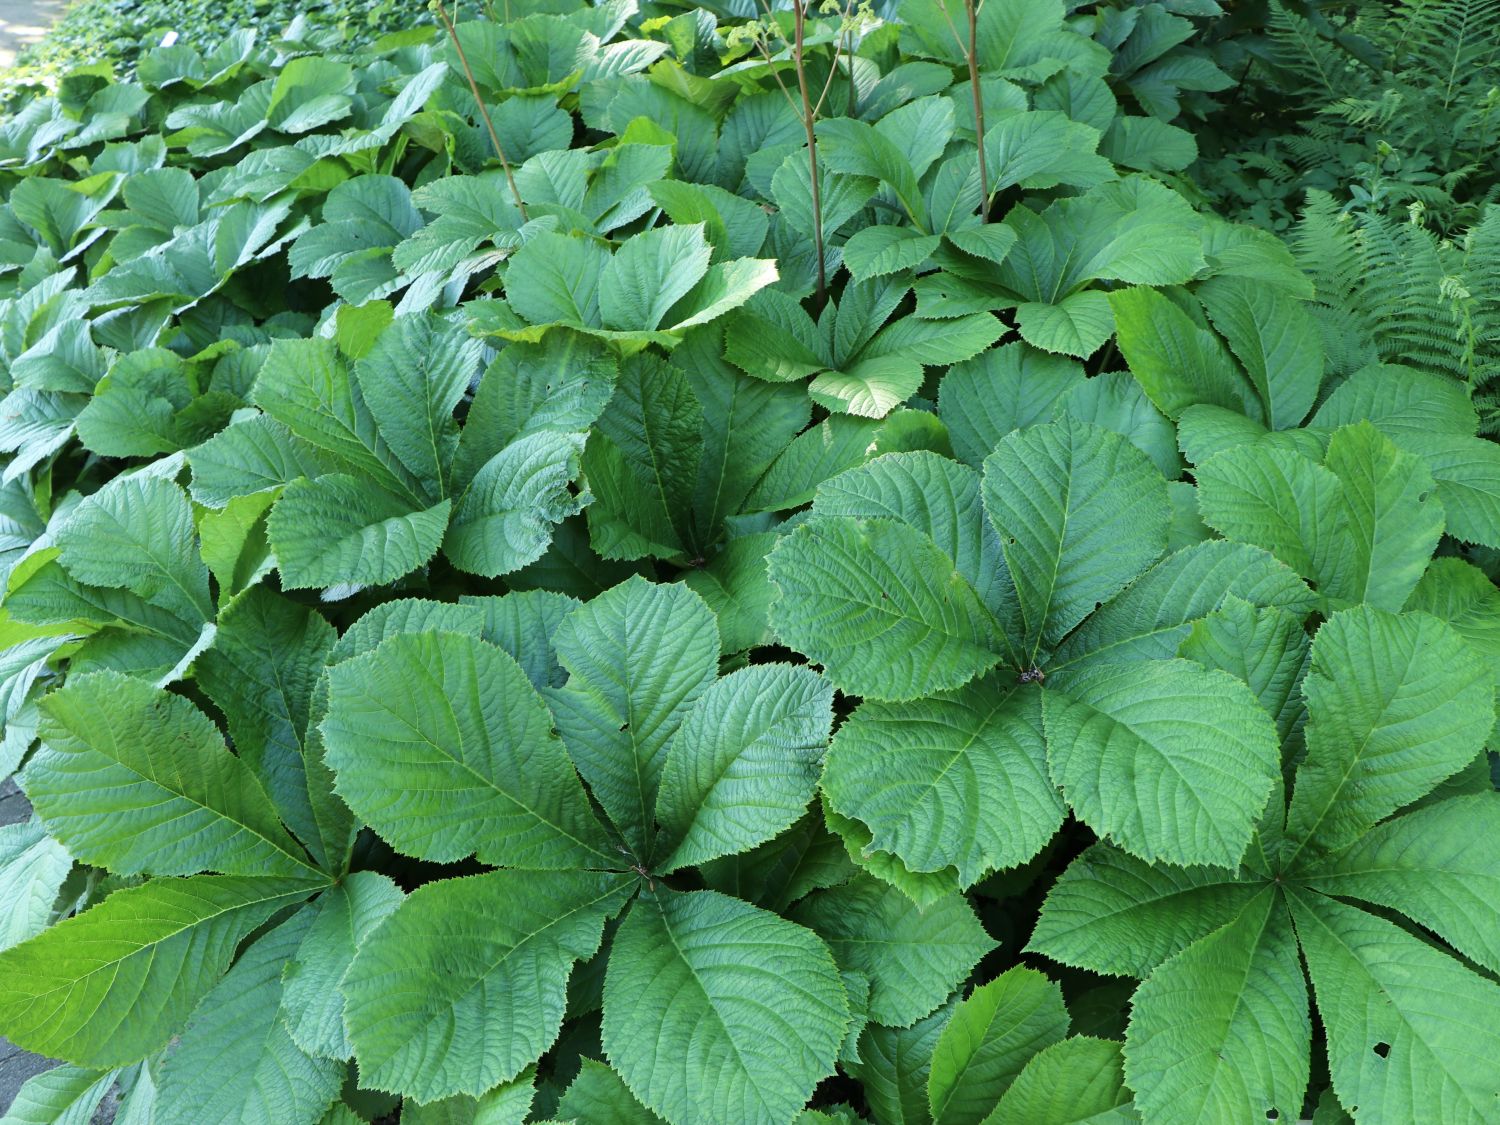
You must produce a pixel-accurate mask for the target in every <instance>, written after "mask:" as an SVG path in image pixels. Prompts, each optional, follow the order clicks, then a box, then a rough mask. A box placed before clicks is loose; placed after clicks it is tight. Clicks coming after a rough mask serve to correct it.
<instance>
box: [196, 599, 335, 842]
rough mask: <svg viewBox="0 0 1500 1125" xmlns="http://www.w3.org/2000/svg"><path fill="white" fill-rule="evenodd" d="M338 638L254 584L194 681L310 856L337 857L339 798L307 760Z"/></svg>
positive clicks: (230, 612)
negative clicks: (317, 697) (319, 694)
mask: <svg viewBox="0 0 1500 1125" xmlns="http://www.w3.org/2000/svg"><path fill="white" fill-rule="evenodd" d="M336 639H337V637H336V634H335V633H334V630H333V627H332V626H331V625H329V624H328V623H327V622H326V621H324V620H323V618H322V617H320V616H319V615H318V614H316V613H314V612H312V611H311V610H309V609H306V608H305V607H303V606H300V605H297V604H296V603H294V602H292V601H290V600H289V599H287V598H282V597H278V596H277V595H275V594H273V593H271V592H270V591H268V590H266V589H264V588H263V587H256V588H254V589H252V590H250V591H248V592H247V593H246V594H245V595H244V596H243V597H241V598H239V599H237V600H236V601H235V602H234V604H233V605H231V606H229V607H228V608H226V609H225V610H224V612H223V613H222V614H220V617H219V629H218V632H217V633H216V634H215V636H214V644H213V647H212V648H210V649H209V650H208V651H207V652H205V653H204V654H203V655H202V656H201V657H199V658H198V661H197V663H196V665H195V666H194V670H195V672H196V675H197V679H198V682H199V683H200V684H202V685H203V688H204V690H205V691H207V692H208V694H209V696H210V698H212V699H213V700H214V702H215V703H217V704H218V706H219V709H220V710H221V711H223V712H224V716H225V718H226V720H227V725H228V727H229V730H230V733H231V736H232V737H233V739H234V746H235V752H236V753H237V754H238V755H239V757H240V759H241V760H242V761H244V762H245V763H247V764H248V765H249V766H250V767H251V769H253V770H254V771H255V774H256V776H257V777H258V778H259V779H260V780H261V783H262V784H263V785H264V786H265V788H266V792H267V794H268V795H269V796H270V798H271V801H272V803H273V804H274V805H275V806H276V810H277V812H278V813H279V814H280V816H281V818H282V820H283V821H285V822H286V823H287V824H288V825H289V826H291V828H292V830H293V831H294V832H295V833H296V834H297V837H298V839H300V840H301V841H302V842H303V843H304V844H306V845H307V847H308V849H309V850H310V851H311V853H312V855H313V857H314V858H315V859H317V860H318V861H319V862H320V863H321V864H323V865H325V866H327V865H328V864H329V863H330V862H335V860H334V857H335V856H336V855H337V852H338V850H339V848H340V846H341V845H340V837H341V835H342V832H341V831H340V828H339V827H338V822H339V821H340V820H342V819H343V818H342V817H340V816H339V815H338V809H337V808H336V807H335V804H336V800H335V799H334V798H333V797H332V796H331V794H329V793H328V792H327V788H326V786H324V785H323V784H321V783H320V782H321V778H320V776H319V774H318V772H317V769H316V766H314V767H313V768H312V770H311V771H309V768H308V766H307V764H306V761H305V755H306V753H307V741H308V735H309V730H308V728H309V719H310V717H311V708H312V695H313V689H314V687H315V685H316V684H317V681H318V677H319V676H320V675H321V674H322V671H323V664H324V662H325V660H326V659H327V657H328V654H329V652H330V651H331V650H332V648H333V645H334V642H335V640H336Z"/></svg>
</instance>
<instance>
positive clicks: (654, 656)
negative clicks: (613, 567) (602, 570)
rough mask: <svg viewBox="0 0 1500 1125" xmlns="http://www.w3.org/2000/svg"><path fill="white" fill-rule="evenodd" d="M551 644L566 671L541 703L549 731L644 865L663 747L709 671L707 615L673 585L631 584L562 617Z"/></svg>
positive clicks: (711, 641)
mask: <svg viewBox="0 0 1500 1125" xmlns="http://www.w3.org/2000/svg"><path fill="white" fill-rule="evenodd" d="M552 643H553V645H554V646H555V648H556V650H557V657H558V661H559V662H560V663H561V665H562V667H563V668H564V669H566V670H567V672H568V681H567V683H566V684H565V685H564V686H563V687H562V688H561V689H560V690H558V691H554V692H551V693H549V695H548V699H549V701H550V702H551V704H552V711H553V715H554V716H555V721H556V723H557V727H558V730H560V731H561V732H562V737H563V741H564V743H565V744H566V745H567V747H568V751H569V753H570V754H571V755H572V758H573V761H574V763H575V764H576V765H577V767H578V770H579V772H580V773H582V774H583V776H584V778H585V779H587V781H588V783H589V788H590V789H591V790H592V792H593V794H594V797H595V799H596V800H598V802H599V803H600V804H601V805H602V806H603V807H604V811H605V812H606V813H608V814H609V818H610V820H611V821H612V822H613V823H614V825H615V826H616V827H617V828H619V829H620V831H621V832H622V833H623V834H624V835H625V839H626V842H627V843H628V844H629V845H630V847H631V848H632V849H633V850H634V851H635V854H636V855H637V856H638V857H639V858H640V859H641V860H643V861H644V860H645V859H647V858H649V855H650V850H651V844H652V835H653V818H654V816H655V811H656V805H657V789H658V787H659V785H660V784H661V776H662V769H663V768H664V766H665V763H666V760H667V751H668V748H669V746H670V745H671V743H672V739H673V738H674V737H675V736H676V734H677V732H678V730H679V728H680V727H681V725H682V722H683V720H684V719H685V718H686V717H687V716H688V714H689V713H690V712H691V711H692V709H693V706H694V704H695V703H696V702H697V700H698V699H699V698H700V696H702V694H703V693H704V691H705V690H707V688H708V686H709V685H710V684H711V683H713V681H714V678H715V676H716V675H717V673H718V663H719V635H718V629H717V627H716V625H715V623H714V616H713V613H712V612H711V611H710V610H709V608H708V607H707V606H706V605H705V604H704V603H703V601H702V599H700V598H699V597H698V596H697V595H696V594H694V593H693V592H692V591H691V590H689V589H687V588H685V587H683V586H675V585H674V586H658V585H653V584H652V583H649V582H647V581H645V580H644V579H642V578H632V579H630V580H628V581H626V582H623V583H621V584H620V585H619V586H616V587H614V588H613V589H612V590H609V591H608V592H606V593H605V594H603V595H601V596H600V597H597V598H595V599H594V600H593V601H591V602H589V603H588V604H587V605H584V606H580V607H579V608H578V609H576V610H575V611H573V613H571V614H569V616H568V617H567V618H565V619H564V620H563V621H562V622H561V623H560V624H559V626H558V628H557V631H556V633H554V634H553V642H552Z"/></svg>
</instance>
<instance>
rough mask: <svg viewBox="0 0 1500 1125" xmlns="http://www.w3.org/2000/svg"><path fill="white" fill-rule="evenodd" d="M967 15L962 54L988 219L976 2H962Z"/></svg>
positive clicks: (981, 192) (983, 209)
mask: <svg viewBox="0 0 1500 1125" xmlns="http://www.w3.org/2000/svg"><path fill="white" fill-rule="evenodd" d="M964 8H965V9H966V10H967V11H968V14H969V46H968V49H967V50H966V51H965V52H964V54H965V56H967V58H968V60H969V89H970V93H971V94H972V95H973V98H974V131H975V132H976V133H977V134H978V137H979V146H978V148H979V198H980V204H979V214H980V215H981V216H982V217H984V218H986V219H987V218H989V210H990V177H989V171H988V170H987V169H986V168H985V166H984V92H983V91H982V90H981V89H980V86H979V34H978V29H979V4H978V0H964Z"/></svg>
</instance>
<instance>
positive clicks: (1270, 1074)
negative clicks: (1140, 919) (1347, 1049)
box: [1125, 888, 1312, 1125]
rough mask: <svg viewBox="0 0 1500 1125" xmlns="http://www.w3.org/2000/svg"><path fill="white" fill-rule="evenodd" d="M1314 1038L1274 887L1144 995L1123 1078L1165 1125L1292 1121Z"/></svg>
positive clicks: (1182, 957)
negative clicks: (1174, 1123) (1200, 1122)
mask: <svg viewBox="0 0 1500 1125" xmlns="http://www.w3.org/2000/svg"><path fill="white" fill-rule="evenodd" d="M1311 1040H1312V1021H1311V1018H1310V1017H1309V1015H1308V1011H1307V985H1306V983H1305V982H1304V981H1303V979H1302V966H1301V964H1300V963H1299V962H1298V959H1297V946H1296V939H1295V938H1294V937H1293V935H1292V926H1291V920H1290V919H1289V918H1288V917H1287V913H1286V910H1285V909H1284V908H1283V907H1282V905H1281V903H1280V901H1278V896H1277V894H1276V893H1275V891H1274V890H1272V889H1269V888H1267V889H1263V890H1262V891H1261V892H1260V893H1259V894H1258V895H1257V896H1256V897H1255V898H1254V899H1252V900H1251V901H1250V902H1249V903H1248V904H1246V906H1245V908H1244V910H1243V911H1242V912H1241V913H1240V914H1239V916H1238V917H1237V918H1235V919H1234V921H1232V922H1230V923H1229V924H1228V925H1226V926H1224V927H1223V928H1222V929H1219V930H1215V931H1214V932H1213V933H1212V934H1210V935H1209V936H1208V937H1206V938H1203V939H1202V940H1200V941H1197V942H1195V943H1194V944H1192V945H1190V946H1189V947H1188V948H1187V949H1185V950H1183V951H1182V952H1181V953H1179V954H1177V955H1176V956H1175V957H1173V958H1172V959H1171V960H1169V961H1167V962H1165V963H1163V964H1161V965H1159V966H1157V968H1156V969H1155V970H1153V971H1152V973H1151V976H1150V977H1148V978H1147V979H1146V981H1145V983H1144V984H1142V985H1141V987H1140V988H1139V989H1137V990H1136V993H1135V998H1134V999H1133V1000H1132V1001H1131V1007H1130V1027H1129V1030H1128V1031H1127V1032H1126V1036H1125V1077H1126V1081H1128V1082H1129V1083H1130V1087H1131V1089H1133V1090H1135V1091H1136V1105H1137V1107H1138V1108H1139V1109H1140V1111H1141V1113H1142V1114H1143V1115H1145V1116H1147V1117H1149V1119H1150V1120H1152V1121H1161V1122H1163V1123H1164V1125H1171V1123H1173V1122H1184V1123H1186V1122H1199V1121H1252V1120H1254V1121H1260V1120H1263V1119H1265V1120H1273V1119H1286V1120H1292V1119H1293V1118H1294V1117H1295V1116H1297V1115H1298V1114H1300V1112H1301V1108H1302V1095H1303V1093H1304V1092H1305V1091H1306V1089H1307V1080H1308V1059H1307V1055H1308V1049H1309V1047H1310V1045H1311Z"/></svg>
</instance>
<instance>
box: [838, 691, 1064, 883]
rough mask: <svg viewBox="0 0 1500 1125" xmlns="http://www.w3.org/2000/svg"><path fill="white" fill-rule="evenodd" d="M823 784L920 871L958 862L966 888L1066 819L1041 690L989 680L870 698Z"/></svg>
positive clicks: (1030, 849) (875, 838)
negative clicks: (1051, 763) (1049, 757)
mask: <svg viewBox="0 0 1500 1125" xmlns="http://www.w3.org/2000/svg"><path fill="white" fill-rule="evenodd" d="M822 787H823V791H824V793H825V794H826V795H827V799H828V803H829V805H830V806H831V807H832V808H833V809H835V810H836V811H837V812H838V813H840V814H841V815H843V816H846V817H850V818H853V819H855V820H858V821H860V822H861V823H862V824H864V825H865V826H866V827H867V828H868V829H869V831H870V833H871V843H870V846H871V847H873V848H876V849H878V850H880V851H885V852H890V853H891V854H893V855H895V856H898V857H899V858H900V859H901V861H902V863H903V864H904V865H905V866H906V867H907V868H908V869H910V870H912V871H916V872H924V871H942V870H943V869H945V868H948V867H950V866H951V867H953V868H955V869H956V870H957V872H958V878H959V882H960V884H961V885H963V886H965V887H967V886H971V885H972V884H974V883H976V882H978V881H979V880H980V879H981V878H983V877H984V876H985V875H986V874H988V873H989V872H990V871H993V870H996V869H998V868H1004V867H1014V866H1016V865H1018V864H1021V863H1024V862H1026V860H1028V859H1030V858H1031V857H1032V856H1034V855H1035V854H1036V853H1037V852H1039V851H1040V850H1041V849H1042V847H1043V846H1044V845H1045V844H1046V843H1047V841H1048V840H1050V839H1051V838H1052V835H1053V833H1055V832H1056V831H1057V829H1058V828H1059V827H1061V825H1062V817H1063V806H1062V801H1061V800H1060V798H1059V797H1058V794H1057V790H1056V789H1055V788H1054V787H1053V785H1052V782H1051V779H1050V778H1049V777H1048V776H1047V765H1046V744H1045V742H1044V741H1043V739H1042V714H1041V699H1040V697H1039V695H1038V693H1037V692H1036V691H1034V690H1027V689H1025V688H1015V687H1005V686H1002V685H1001V684H1000V683H997V682H996V680H994V679H988V678H987V679H982V680H976V681H975V682H974V683H972V684H969V685H968V686H966V687H963V688H960V689H959V690H957V691H955V692H951V693H948V694H945V695H935V696H930V697H928V698H925V699H920V700H917V701H915V702H912V703H877V702H869V703H865V704H862V705H861V706H860V707H859V708H858V709H857V710H856V711H855V712H854V714H853V715H852V716H850V717H849V718H848V719H847V720H845V722H844V724H843V725H842V726H841V727H840V728H839V731H838V735H837V736H836V737H835V738H834V740H833V744H832V745H831V746H830V747H829V750H828V759H827V762H826V764H825V767H824V773H823V782H822Z"/></svg>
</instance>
